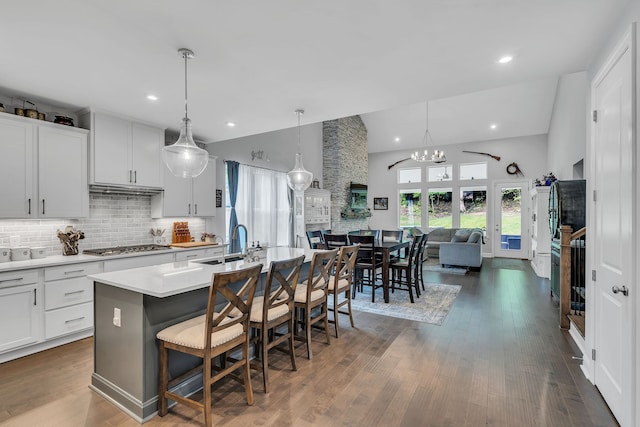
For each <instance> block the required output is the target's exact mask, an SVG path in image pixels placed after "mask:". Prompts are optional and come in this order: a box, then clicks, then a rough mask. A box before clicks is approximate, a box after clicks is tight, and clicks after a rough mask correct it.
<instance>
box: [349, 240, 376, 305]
mask: <svg viewBox="0 0 640 427" xmlns="http://www.w3.org/2000/svg"><path fill="white" fill-rule="evenodd" d="M349 243H350V244H352V245H356V244H358V245H360V248H359V249H358V255H357V257H356V264H355V271H354V283H353V294H352V295H353V297H354V298H355V296H356V291H358V290H359V291H360V292H362V291H363V287H364V286H365V285H366V286H371V302H375V297H376V289H378V288H382V254H381V253H379V252H378V251H376V247H375V246H376V241H375V236H374V235H373V234H369V235H364V236H363V235H358V236H349ZM378 279H379V281H378Z"/></svg>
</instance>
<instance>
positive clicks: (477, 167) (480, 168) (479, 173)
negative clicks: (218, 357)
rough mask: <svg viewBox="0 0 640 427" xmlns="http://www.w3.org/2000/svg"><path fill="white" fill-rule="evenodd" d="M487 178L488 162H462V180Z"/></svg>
mask: <svg viewBox="0 0 640 427" xmlns="http://www.w3.org/2000/svg"><path fill="white" fill-rule="evenodd" d="M471 179H487V163H486V162H484V163H461V164H460V180H461V181H462V180H471Z"/></svg>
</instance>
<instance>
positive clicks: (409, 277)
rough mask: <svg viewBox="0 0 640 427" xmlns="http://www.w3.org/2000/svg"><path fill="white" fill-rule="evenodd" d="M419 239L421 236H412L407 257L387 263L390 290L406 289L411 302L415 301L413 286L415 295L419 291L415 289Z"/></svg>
mask: <svg viewBox="0 0 640 427" xmlns="http://www.w3.org/2000/svg"><path fill="white" fill-rule="evenodd" d="M421 240H422V237H421V236H416V237H414V238H413V241H412V242H411V248H410V249H409V255H408V257H407V258H398V259H396V260H395V261H392V262H390V264H389V269H390V270H391V272H392V280H391V291H392V292H395V290H396V289H400V290H406V291H408V292H409V300H410V301H411V302H412V303H413V302H415V301H414V299H413V290H414V288H415V289H416V297H417V296H418V295H419V293H420V290H419V289H417V281H416V278H417V277H416V262H417V255H418V248H419V245H420V241H421Z"/></svg>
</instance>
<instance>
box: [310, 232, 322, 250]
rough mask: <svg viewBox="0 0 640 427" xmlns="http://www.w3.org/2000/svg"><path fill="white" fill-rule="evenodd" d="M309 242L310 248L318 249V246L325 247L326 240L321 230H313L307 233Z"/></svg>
mask: <svg viewBox="0 0 640 427" xmlns="http://www.w3.org/2000/svg"><path fill="white" fill-rule="evenodd" d="M306 234H307V241H308V242H309V248H311V249H318V246H319V245H320V246H324V239H323V235H322V231H320V230H312V231H307V232H306Z"/></svg>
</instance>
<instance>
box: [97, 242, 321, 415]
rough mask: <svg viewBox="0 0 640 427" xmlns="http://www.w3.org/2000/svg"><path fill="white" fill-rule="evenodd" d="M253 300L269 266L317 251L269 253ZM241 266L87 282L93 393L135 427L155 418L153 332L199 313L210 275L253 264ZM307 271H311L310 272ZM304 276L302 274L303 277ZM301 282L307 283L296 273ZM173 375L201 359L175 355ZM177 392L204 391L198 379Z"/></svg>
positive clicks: (106, 276) (137, 271)
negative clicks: (126, 416) (90, 304)
mask: <svg viewBox="0 0 640 427" xmlns="http://www.w3.org/2000/svg"><path fill="white" fill-rule="evenodd" d="M264 252H265V253H264V255H266V257H265V258H261V259H260V261H259V263H262V264H263V269H262V275H261V278H260V281H259V283H258V289H257V290H256V294H260V293H261V292H262V289H263V288H264V280H265V277H266V272H267V270H268V268H269V264H270V263H271V261H277V260H283V259H289V258H294V257H297V256H300V255H305V264H306V265H307V266H308V264H309V262H310V261H311V258H312V256H313V253H314V252H316V251H315V250H311V249H297V248H285V247H278V248H268V249H266V250H265V251H264ZM254 264H255V263H250V262H247V261H244V260H240V261H233V262H225V263H221V264H216V265H209V264H207V260H206V259H201V260H198V261H184V262H175V263H168V264H161V265H156V266H150V267H142V268H134V269H129V270H122V271H114V272H111V273H101V274H95V275H92V276H89V278H90V279H91V280H93V282H94V372H93V375H92V377H91V385H90V387H91V389H93V390H94V391H96V392H97V393H98V394H100V395H101V396H103V397H105V398H106V399H107V400H109V401H111V402H112V403H114V404H115V405H116V406H118V407H119V408H121V409H122V410H123V411H125V412H126V413H127V414H129V415H130V416H131V417H132V418H134V419H136V420H137V421H138V422H144V421H147V420H148V419H150V418H152V417H153V416H155V414H156V413H157V402H158V345H157V343H156V334H157V333H158V331H160V330H162V329H164V328H166V327H168V326H171V325H173V324H176V323H179V322H182V321H184V320H187V319H190V318H192V317H195V316H198V315H201V314H204V312H205V311H206V308H207V298H208V288H209V286H210V285H211V279H212V276H213V274H214V273H217V272H228V271H235V270H238V269H242V268H245V267H247V266H248V265H254ZM307 268H308V267H307ZM303 274H304V273H303ZM301 277H304V276H303V275H302V274H301ZM170 362H171V365H170V370H171V371H175V370H181V371H184V370H185V369H186V368H189V367H193V366H197V365H198V363H199V359H196V358H193V357H191V356H188V355H183V354H180V355H179V354H175V355H174V354H172V355H171V358H170ZM178 387H179V388H180V390H181V393H185V392H186V393H189V392H191V391H196V390H198V389H200V388H202V381H201V378H200V377H195V378H193V379H190V380H187V381H185V382H183V383H182V384H179V385H178Z"/></svg>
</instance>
